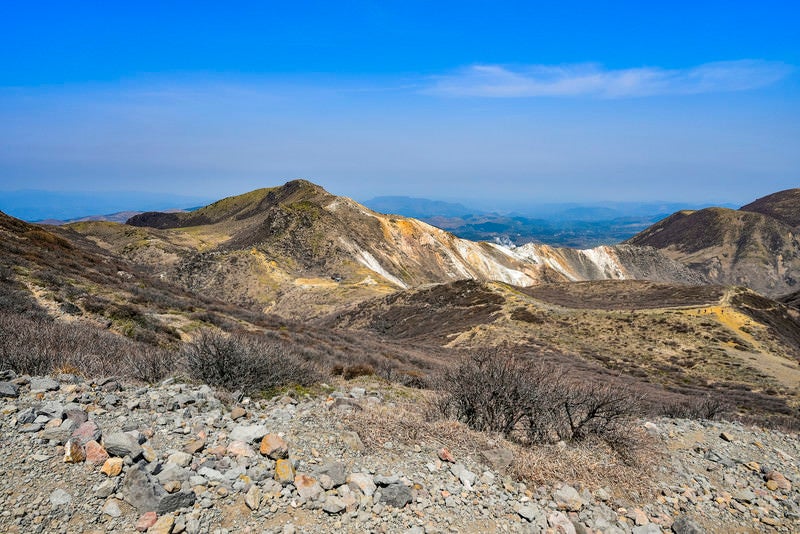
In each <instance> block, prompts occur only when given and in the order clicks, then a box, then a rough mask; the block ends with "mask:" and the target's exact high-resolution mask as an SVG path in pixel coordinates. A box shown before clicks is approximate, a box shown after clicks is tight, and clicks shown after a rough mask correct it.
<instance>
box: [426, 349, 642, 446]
mask: <svg viewBox="0 0 800 534" xmlns="http://www.w3.org/2000/svg"><path fill="white" fill-rule="evenodd" d="M439 389H440V390H441V391H442V397H441V398H440V400H439V404H438V406H439V410H440V411H441V413H443V414H444V415H446V416H448V417H451V418H455V419H457V420H459V421H462V422H464V423H466V424H467V425H468V426H469V427H471V428H473V429H475V430H480V431H491V432H500V433H502V434H503V435H504V436H506V437H508V438H512V439H517V440H520V441H525V442H527V443H552V442H557V441H562V440H563V441H582V440H584V439H586V438H589V437H597V438H600V439H602V440H603V441H605V442H607V443H608V444H609V445H610V446H612V447H614V448H615V449H616V450H618V451H619V452H624V450H625V449H627V448H629V447H630V446H631V445H632V443H631V442H630V438H631V432H630V431H631V429H632V428H633V426H634V425H633V421H632V417H633V416H634V415H636V413H637V412H638V410H639V407H640V405H641V402H640V401H641V399H640V398H639V397H637V396H636V395H635V394H633V393H632V392H630V391H628V390H627V389H626V388H623V387H620V386H619V385H611V384H608V383H605V384H599V383H594V382H582V381H578V380H575V379H573V378H572V377H570V376H569V374H568V373H567V372H566V371H565V370H564V369H563V368H561V367H557V366H552V365H548V364H544V363H535V362H532V361H531V360H529V359H523V358H520V357H516V356H513V355H509V354H505V353H503V352H502V350H492V351H486V352H482V353H478V354H474V355H471V356H468V357H466V358H464V359H463V360H462V361H461V363H460V364H459V365H458V366H456V367H455V368H453V369H451V370H447V371H445V372H444V373H443V375H442V378H441V380H440V384H439Z"/></svg>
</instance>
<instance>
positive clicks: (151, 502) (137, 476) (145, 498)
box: [122, 462, 167, 513]
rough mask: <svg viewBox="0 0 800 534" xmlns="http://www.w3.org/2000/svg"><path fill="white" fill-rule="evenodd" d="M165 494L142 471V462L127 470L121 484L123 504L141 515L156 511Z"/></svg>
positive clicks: (154, 481) (148, 475) (153, 480)
mask: <svg viewBox="0 0 800 534" xmlns="http://www.w3.org/2000/svg"><path fill="white" fill-rule="evenodd" d="M166 493H167V492H166V491H164V488H162V487H161V485H160V484H159V483H158V482H157V481H156V480H155V479H153V477H152V476H151V475H150V474H149V473H147V471H145V470H144V466H143V465H142V462H140V463H139V464H137V465H136V466H134V467H132V468H131V469H129V470H128V472H127V474H126V475H125V481H124V482H123V483H122V495H123V498H124V499H125V502H127V503H128V504H130V505H131V506H133V507H134V508H136V509H137V510H139V512H141V513H145V512H155V511H157V510H158V506H159V503H160V502H161V499H162V498H163V497H164V495H166Z"/></svg>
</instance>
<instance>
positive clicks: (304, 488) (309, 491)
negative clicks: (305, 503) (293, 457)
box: [294, 474, 323, 500]
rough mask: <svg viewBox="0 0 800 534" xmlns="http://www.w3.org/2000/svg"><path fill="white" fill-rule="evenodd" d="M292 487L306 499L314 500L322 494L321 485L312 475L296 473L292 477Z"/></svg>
mask: <svg viewBox="0 0 800 534" xmlns="http://www.w3.org/2000/svg"><path fill="white" fill-rule="evenodd" d="M294 487H295V488H296V489H297V493H298V494H299V495H300V496H301V497H303V498H304V499H307V500H314V499H316V498H317V497H319V496H320V495H321V494H322V491H323V490H322V486H321V485H320V483H319V482H317V479H315V478H314V477H311V476H308V475H304V474H297V475H296V476H295V477H294Z"/></svg>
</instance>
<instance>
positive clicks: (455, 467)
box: [450, 463, 478, 490]
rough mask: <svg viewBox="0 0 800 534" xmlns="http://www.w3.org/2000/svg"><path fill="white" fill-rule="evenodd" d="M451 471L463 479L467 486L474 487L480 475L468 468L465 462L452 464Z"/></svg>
mask: <svg viewBox="0 0 800 534" xmlns="http://www.w3.org/2000/svg"><path fill="white" fill-rule="evenodd" d="M450 472H451V473H453V475H454V476H455V477H456V478H458V480H460V481H461V483H462V484H463V485H464V487H465V488H467V489H468V490H471V489H472V485H473V484H475V481H476V480H478V475H476V474H475V473H473V472H472V471H470V470H469V469H467V468H466V467H465V466H464V464H460V463H459V464H452V465H450Z"/></svg>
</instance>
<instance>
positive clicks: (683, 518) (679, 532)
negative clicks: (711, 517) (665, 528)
mask: <svg viewBox="0 0 800 534" xmlns="http://www.w3.org/2000/svg"><path fill="white" fill-rule="evenodd" d="M672 532H674V533H675V534H705V531H704V530H703V529H702V528H700V526H699V525H698V524H697V523H695V522H694V521H693V520H692V518H690V517H689V516H687V515H679V516H678V517H676V518H675V521H674V522H673V523H672Z"/></svg>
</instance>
